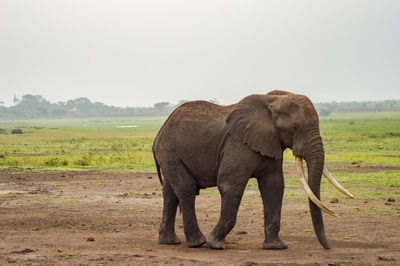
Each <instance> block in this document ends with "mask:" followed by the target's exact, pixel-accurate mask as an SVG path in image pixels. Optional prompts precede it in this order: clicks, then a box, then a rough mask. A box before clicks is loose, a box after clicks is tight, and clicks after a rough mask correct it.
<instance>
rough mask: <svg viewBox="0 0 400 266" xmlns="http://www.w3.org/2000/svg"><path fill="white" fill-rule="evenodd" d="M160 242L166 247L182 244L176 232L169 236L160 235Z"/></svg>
mask: <svg viewBox="0 0 400 266" xmlns="http://www.w3.org/2000/svg"><path fill="white" fill-rule="evenodd" d="M158 242H159V243H160V244H166V245H179V244H180V243H181V241H180V240H179V238H178V236H177V235H176V234H175V232H172V233H169V234H160V235H159V236H158Z"/></svg>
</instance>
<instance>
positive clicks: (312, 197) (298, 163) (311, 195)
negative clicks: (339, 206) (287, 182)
mask: <svg viewBox="0 0 400 266" xmlns="http://www.w3.org/2000/svg"><path fill="white" fill-rule="evenodd" d="M295 159H296V170H297V174H298V175H299V180H300V184H301V186H302V187H303V189H304V191H305V192H306V193H307V196H308V198H309V199H310V200H311V201H312V202H314V204H315V205H317V206H318V208H320V209H321V210H322V211H324V212H326V213H327V214H330V215H332V216H336V217H338V215H337V214H335V213H334V212H333V211H331V210H329V209H328V208H327V207H325V206H324V204H322V202H321V201H320V200H319V199H318V198H317V197H316V196H315V195H314V193H313V192H312V190H311V188H310V186H309V185H308V184H307V181H306V177H305V175H304V168H303V162H302V160H301V157H298V156H296V157H295Z"/></svg>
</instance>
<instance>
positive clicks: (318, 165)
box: [304, 134, 330, 249]
mask: <svg viewBox="0 0 400 266" xmlns="http://www.w3.org/2000/svg"><path fill="white" fill-rule="evenodd" d="M304 159H305V160H306V163H307V168H308V185H309V187H310V188H311V191H312V192H313V193H314V195H315V196H316V197H317V199H318V200H319V199H320V185H321V176H322V171H323V169H324V160H325V154H324V147H323V144H322V139H321V136H320V135H319V134H315V135H314V136H313V137H311V138H310V139H309V140H308V142H307V149H306V151H305V154H304ZM309 205H310V213H311V218H312V222H313V226H314V231H315V234H316V235H317V238H318V240H319V242H320V243H321V245H322V246H323V247H324V248H326V249H329V248H330V245H329V243H328V240H327V238H326V236H325V229H324V221H323V218H322V213H321V209H320V208H319V207H318V206H317V205H316V204H314V202H312V201H311V200H309Z"/></svg>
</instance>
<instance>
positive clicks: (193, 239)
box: [186, 231, 206, 248]
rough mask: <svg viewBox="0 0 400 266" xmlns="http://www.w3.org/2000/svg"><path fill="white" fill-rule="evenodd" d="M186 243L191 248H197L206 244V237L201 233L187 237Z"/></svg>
mask: <svg viewBox="0 0 400 266" xmlns="http://www.w3.org/2000/svg"><path fill="white" fill-rule="evenodd" d="M186 243H187V245H188V246H189V247H191V248H197V247H200V246H202V245H203V244H205V243H206V237H205V236H204V235H203V234H202V233H201V232H200V231H199V232H198V233H196V234H193V235H192V236H189V237H186Z"/></svg>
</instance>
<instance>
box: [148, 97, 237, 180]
mask: <svg viewBox="0 0 400 266" xmlns="http://www.w3.org/2000/svg"><path fill="white" fill-rule="evenodd" d="M232 108H233V107H232V106H220V105H216V104H213V103H210V102H206V101H193V102H187V103H185V104H183V105H181V106H180V107H178V108H177V109H176V110H175V111H174V112H173V113H172V114H171V115H170V116H169V117H168V119H167V121H166V122H165V123H164V125H163V126H162V128H161V129H160V131H159V133H158V135H157V137H156V139H155V141H154V145H153V150H154V152H155V154H156V156H157V157H160V159H161V160H162V158H165V157H169V158H171V157H177V158H179V160H181V161H182V162H184V163H185V165H186V166H187V167H188V168H189V169H191V170H192V172H193V174H194V175H198V176H202V178H205V179H208V178H210V179H212V176H213V175H215V173H216V172H215V171H216V168H217V166H218V163H219V152H218V149H219V148H220V144H221V142H222V141H223V138H224V135H225V128H226V118H227V117H228V115H229V113H230V112H231V109H232ZM206 176H208V178H207V177H206Z"/></svg>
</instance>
